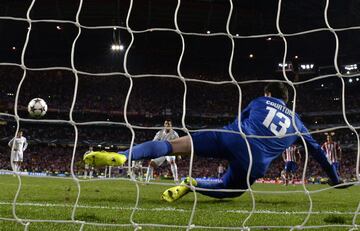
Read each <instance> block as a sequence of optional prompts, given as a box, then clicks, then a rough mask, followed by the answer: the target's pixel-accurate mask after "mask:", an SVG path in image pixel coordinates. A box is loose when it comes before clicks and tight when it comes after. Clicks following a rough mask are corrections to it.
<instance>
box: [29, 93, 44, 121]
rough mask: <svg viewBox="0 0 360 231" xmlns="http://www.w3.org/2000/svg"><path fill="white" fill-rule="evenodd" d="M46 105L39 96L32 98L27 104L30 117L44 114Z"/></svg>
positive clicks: (38, 116)
mask: <svg viewBox="0 0 360 231" xmlns="http://www.w3.org/2000/svg"><path fill="white" fill-rule="evenodd" d="M47 109H48V106H47V104H46V102H45V101H44V100H43V99H41V98H34V99H32V100H30V102H29V104H28V112H29V114H30V116H31V117H35V118H40V117H42V116H44V115H45V114H46V111H47Z"/></svg>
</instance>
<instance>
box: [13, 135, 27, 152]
mask: <svg viewBox="0 0 360 231" xmlns="http://www.w3.org/2000/svg"><path fill="white" fill-rule="evenodd" d="M14 141H15V144H14V151H15V152H23V151H25V150H26V148H27V146H28V143H27V141H26V138H25V137H23V136H22V137H20V138H18V137H15V138H12V139H11V140H10V142H9V144H8V145H9V147H10V148H12V145H13V142H14Z"/></svg>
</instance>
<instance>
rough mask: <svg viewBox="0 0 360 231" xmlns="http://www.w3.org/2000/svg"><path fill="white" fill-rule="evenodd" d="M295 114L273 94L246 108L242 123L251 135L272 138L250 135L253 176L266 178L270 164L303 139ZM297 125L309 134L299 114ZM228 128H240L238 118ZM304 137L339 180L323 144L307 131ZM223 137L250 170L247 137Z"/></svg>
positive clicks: (318, 158)
mask: <svg viewBox="0 0 360 231" xmlns="http://www.w3.org/2000/svg"><path fill="white" fill-rule="evenodd" d="M292 115H293V113H292V110H290V109H289V108H287V107H286V105H285V103H284V101H282V100H280V99H278V98H273V97H259V98H256V99H255V100H253V101H252V102H251V103H250V104H249V105H248V106H247V107H246V108H245V109H244V110H243V111H242V114H241V123H240V125H241V129H242V131H243V132H244V133H245V134H246V135H247V136H249V135H255V136H268V137H270V138H254V137H247V140H248V142H249V144H250V148H251V152H252V157H253V166H252V172H251V175H252V177H254V178H260V177H263V176H264V175H265V172H266V170H267V169H268V167H269V165H270V163H271V162H272V161H273V160H274V159H276V158H277V157H278V156H279V155H281V154H282V153H283V152H284V150H285V149H286V148H288V147H290V146H291V145H292V144H293V143H295V142H296V141H297V140H298V139H299V138H300V137H299V136H298V135H295V133H296V129H295V126H294V124H293V121H292V120H293V119H292V117H293V116H292ZM295 124H296V126H297V128H298V130H299V131H300V132H301V133H308V130H307V129H306V127H305V126H304V124H303V123H302V122H301V120H300V118H299V116H298V115H297V114H295ZM224 129H226V130H232V131H239V121H238V119H235V121H234V122H233V123H231V124H229V125H227V126H225V127H224ZM289 134H293V135H289ZM303 137H304V139H305V142H306V144H307V147H308V150H309V154H311V155H312V156H313V157H314V158H315V159H316V160H317V161H318V162H319V163H320V165H321V166H322V167H323V168H324V170H325V171H326V173H327V174H328V176H329V177H330V178H331V179H332V180H333V181H334V182H338V180H339V179H338V176H337V173H336V171H334V169H333V167H332V166H331V164H330V163H329V161H328V159H327V158H326V155H325V153H324V151H323V150H322V149H321V147H320V145H319V144H318V143H317V142H316V141H315V140H314V139H313V138H312V136H311V135H310V134H303ZM221 140H222V142H223V143H224V145H225V146H226V147H227V149H228V151H229V152H230V153H231V155H232V156H233V157H234V158H235V159H236V162H237V164H239V165H240V166H241V167H242V169H245V170H247V169H248V166H249V154H248V148H247V145H246V142H245V140H244V139H243V138H240V139H239V136H234V135H233V134H231V133H222V135H221Z"/></svg>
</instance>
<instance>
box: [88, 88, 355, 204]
mask: <svg viewBox="0 0 360 231" xmlns="http://www.w3.org/2000/svg"><path fill="white" fill-rule="evenodd" d="M264 94H265V96H263V97H259V98H256V99H254V100H253V101H251V102H250V104H249V105H248V106H247V107H246V108H245V109H244V110H243V111H242V113H241V123H239V121H238V119H235V121H234V122H233V123H231V124H229V125H227V126H224V127H223V130H224V131H223V132H219V131H201V132H195V133H193V134H191V138H192V140H193V147H194V153H195V155H198V156H202V157H213V158H220V159H227V160H228V161H229V166H228V170H227V171H226V173H225V174H224V176H223V177H222V180H221V181H220V182H196V181H195V180H194V179H190V178H186V180H185V181H184V182H182V184H183V185H180V186H175V187H172V188H170V189H168V190H166V191H165V192H164V193H163V195H162V198H163V199H164V200H166V201H169V202H172V201H175V200H177V199H179V198H180V197H182V196H183V195H185V194H186V193H188V192H189V191H190V188H189V187H187V186H186V185H184V184H187V185H189V184H191V185H193V186H196V187H198V188H204V189H243V190H246V189H248V184H247V172H248V169H249V161H250V160H249V159H250V158H249V150H248V147H247V144H246V141H245V139H244V137H243V136H242V135H241V134H240V132H239V131H240V130H239V126H240V127H241V130H242V132H243V133H244V134H245V135H246V136H249V135H251V136H253V135H255V136H267V137H269V138H255V137H247V138H246V139H247V141H248V143H249V147H250V150H251V155H252V160H253V162H252V166H251V171H250V178H249V183H250V185H251V184H253V183H254V182H255V180H256V179H258V178H261V177H263V176H264V175H265V173H266V171H267V169H268V168H269V165H270V163H271V162H272V161H273V160H274V159H276V158H277V157H278V156H279V155H281V154H282V153H283V152H284V151H285V149H286V148H288V147H290V146H291V145H292V144H294V143H295V142H296V141H297V140H298V139H299V138H300V136H298V135H295V133H296V130H295V127H294V125H293V123H292V116H293V113H292V110H290V109H289V108H287V107H286V102H287V101H288V89H287V87H286V86H285V85H284V84H283V83H275V82H274V83H269V84H267V85H266V86H265V88H264ZM294 116H295V123H296V126H297V128H298V130H299V131H300V132H301V133H302V136H303V137H304V139H305V142H306V144H307V147H308V150H309V154H311V155H312V156H313V157H314V159H315V160H316V161H317V162H318V163H319V164H320V165H321V167H322V168H323V169H324V171H325V172H326V173H327V175H328V177H329V184H330V185H338V184H341V183H342V181H341V180H340V178H339V176H338V174H337V172H336V169H335V168H334V167H333V166H332V165H331V163H329V160H328V159H327V158H326V155H325V153H324V151H323V150H322V149H321V146H320V145H319V144H318V143H317V142H316V141H315V140H314V139H313V138H312V136H311V135H310V134H309V133H308V130H307V129H306V127H305V126H304V124H303V123H302V122H301V120H300V118H299V116H298V115H296V114H295V115H294ZM289 134H290V135H289ZM190 152H191V140H190V136H183V137H180V138H177V139H174V140H171V141H166V140H165V141H148V142H145V143H142V144H139V145H137V146H134V147H133V149H132V153H131V160H140V159H155V158H158V157H161V156H167V155H180V154H181V155H184V154H189V153H190ZM129 158H130V153H129V150H127V151H125V152H121V153H106V152H92V153H89V154H88V155H86V156H85V158H84V161H85V162H86V163H89V164H92V165H123V164H124V163H125V161H126V160H127V159H129ZM190 181H191V182H190ZM347 186H349V185H341V186H338V187H347ZM198 192H199V193H201V194H204V195H207V196H210V197H215V198H230V197H237V196H240V195H241V194H242V193H243V191H237V192H234V191H227V192H223V191H198Z"/></svg>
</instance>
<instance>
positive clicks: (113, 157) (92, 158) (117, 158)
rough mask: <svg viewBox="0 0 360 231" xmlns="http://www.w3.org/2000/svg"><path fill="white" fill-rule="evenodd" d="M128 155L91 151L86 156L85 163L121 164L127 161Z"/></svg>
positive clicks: (100, 164)
mask: <svg viewBox="0 0 360 231" xmlns="http://www.w3.org/2000/svg"><path fill="white" fill-rule="evenodd" d="M126 159H127V158H126V156H125V155H124V154H119V153H116V152H105V151H101V152H90V153H89V154H86V155H85V156H84V162H85V164H88V165H90V166H121V165H123V164H124V163H125V162H126Z"/></svg>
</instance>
